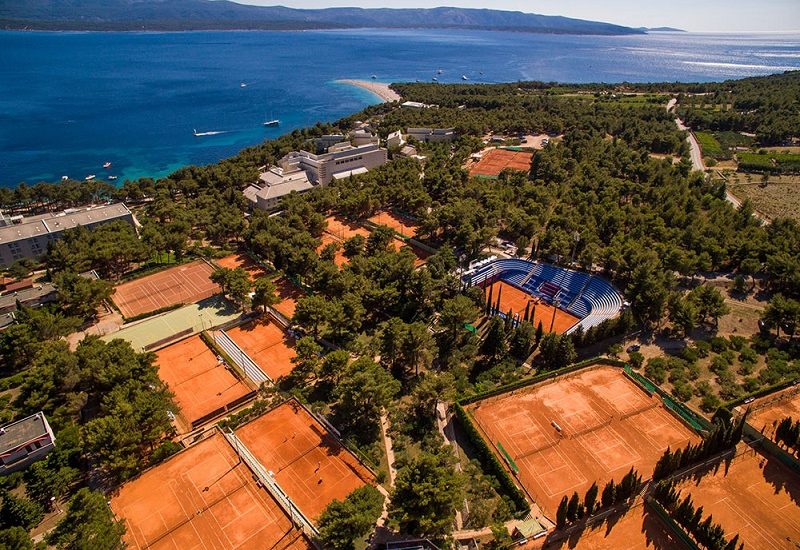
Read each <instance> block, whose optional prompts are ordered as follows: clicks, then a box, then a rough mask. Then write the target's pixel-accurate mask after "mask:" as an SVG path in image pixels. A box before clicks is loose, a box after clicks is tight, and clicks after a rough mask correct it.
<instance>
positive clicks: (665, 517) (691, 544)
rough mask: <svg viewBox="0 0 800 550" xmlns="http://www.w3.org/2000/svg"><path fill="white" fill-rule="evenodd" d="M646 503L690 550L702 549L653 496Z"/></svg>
mask: <svg viewBox="0 0 800 550" xmlns="http://www.w3.org/2000/svg"><path fill="white" fill-rule="evenodd" d="M645 502H646V503H647V505H648V506H650V508H651V509H652V510H653V511H654V512H655V513H656V515H657V516H658V517H659V518H660V519H661V521H662V522H663V523H664V525H666V526H667V527H668V528H669V530H670V531H672V533H673V534H674V535H675V536H676V537H677V538H678V540H680V541H681V542H682V543H683V544H684V545H685V546H686V548H689V549H690V550H700V547H699V546H698V545H697V543H696V542H695V541H694V540H693V539H692V537H690V536H689V534H688V533H687V532H686V531H685V530H684V529H683V527H681V526H680V525H678V523H677V522H676V521H675V520H674V519H672V516H670V515H669V512H667V511H666V510H665V509H664V507H663V506H661V504H660V503H659V502H658V501H657V500H656V499H654V498H653V497H651V496H648V497H646V498H645Z"/></svg>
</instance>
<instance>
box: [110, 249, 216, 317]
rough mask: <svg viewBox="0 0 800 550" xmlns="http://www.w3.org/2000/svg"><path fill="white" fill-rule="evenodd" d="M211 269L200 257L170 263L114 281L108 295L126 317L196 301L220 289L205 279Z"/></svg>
mask: <svg viewBox="0 0 800 550" xmlns="http://www.w3.org/2000/svg"><path fill="white" fill-rule="evenodd" d="M213 271H214V268H213V267H212V266H211V265H209V264H207V263H206V262H204V261H202V260H197V261H195V262H191V263H188V264H185V265H179V266H175V267H171V268H169V269H165V270H164V271H159V272H158V273H153V274H152V275H147V276H146V277H142V278H140V279H134V280H132V281H128V282H127V283H122V284H121V285H118V286H117V287H116V288H115V289H114V296H113V297H112V299H113V300H114V303H115V304H117V307H118V308H119V310H120V311H121V312H122V315H123V316H124V317H127V318H130V317H134V316H136V315H141V314H143V313H148V312H151V311H155V310H157V309H161V308H163V307H168V306H172V305H175V304H189V303H194V302H198V301H200V300H202V299H203V298H208V297H209V296H213V295H214V294H217V293H218V292H219V291H220V288H219V286H217V285H216V284H214V283H212V282H211V279H209V276H210V275H211V273H212V272H213Z"/></svg>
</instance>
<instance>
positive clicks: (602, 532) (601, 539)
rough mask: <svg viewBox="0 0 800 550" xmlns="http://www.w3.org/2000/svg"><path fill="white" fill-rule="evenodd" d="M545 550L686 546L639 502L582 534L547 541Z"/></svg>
mask: <svg viewBox="0 0 800 550" xmlns="http://www.w3.org/2000/svg"><path fill="white" fill-rule="evenodd" d="M542 548H545V549H546V550H556V549H561V548H569V549H573V548H579V549H584V548H586V549H590V548H591V549H592V550H639V549H640V548H656V549H659V550H662V549H663V550H666V549H667V548H683V545H682V544H681V542H680V541H679V540H678V539H677V538H676V537H675V535H673V534H672V532H671V531H670V530H669V529H668V528H667V527H666V526H665V525H664V523H663V522H662V521H661V520H660V519H659V518H658V516H657V515H656V514H655V512H652V511H651V510H650V508H649V507H647V506H644V505H642V504H641V501H640V504H639V505H638V506H634V507H633V508H630V509H628V510H626V511H625V513H624V514H623V515H621V516H620V515H613V516H611V518H610V519H609V520H607V521H602V522H600V523H597V524H595V525H593V526H592V527H589V528H587V529H585V530H583V531H582V532H581V533H580V534H576V535H575V536H572V537H568V538H565V539H561V540H560V541H557V542H545V544H544V545H543V546H542Z"/></svg>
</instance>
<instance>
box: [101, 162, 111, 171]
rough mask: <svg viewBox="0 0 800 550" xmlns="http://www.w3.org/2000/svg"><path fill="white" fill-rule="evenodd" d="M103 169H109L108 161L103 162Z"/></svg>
mask: <svg viewBox="0 0 800 550" xmlns="http://www.w3.org/2000/svg"><path fill="white" fill-rule="evenodd" d="M103 168H106V169H108V168H111V163H110V162H108V161H105V162H104V163H103Z"/></svg>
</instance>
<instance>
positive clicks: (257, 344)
mask: <svg viewBox="0 0 800 550" xmlns="http://www.w3.org/2000/svg"><path fill="white" fill-rule="evenodd" d="M225 333H226V334H227V335H228V337H229V338H230V339H231V340H233V341H234V342H235V343H236V345H237V346H239V348H240V349H241V350H242V351H243V352H245V353H246V354H247V356H248V357H249V358H250V359H252V360H253V361H255V363H256V365H258V366H259V368H260V369H261V370H262V371H264V373H266V375H267V376H269V377H270V378H271V379H272V380H277V379H278V378H280V377H281V376H285V375H287V374H289V373H290V372H292V369H293V368H294V363H292V358H293V357H294V356H295V351H294V343H295V342H294V338H292V337H290V336H289V335H288V334H286V333H285V332H284V331H283V330H281V328H280V327H279V326H278V325H276V324H275V323H273V322H272V321H269V320H267V319H263V320H259V321H254V322H250V323H247V324H244V325H239V326H238V327H235V328H232V329H230V330H226V331H225Z"/></svg>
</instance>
